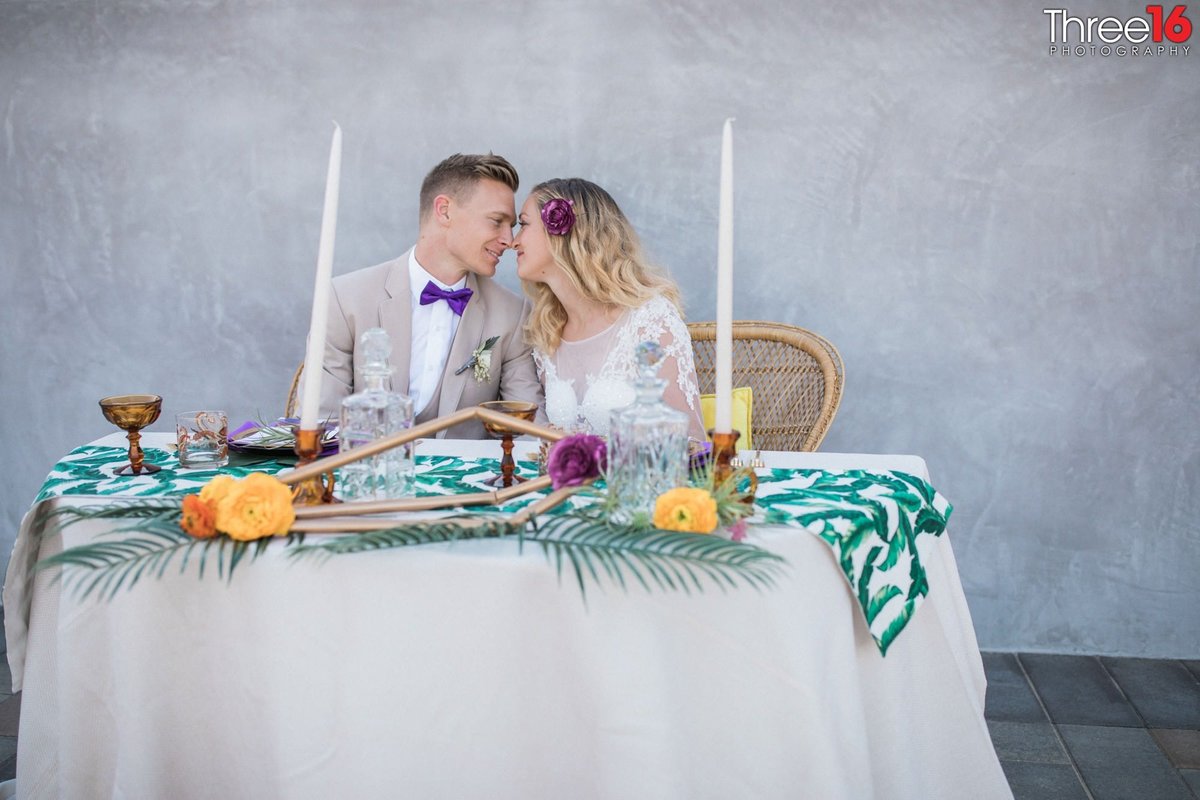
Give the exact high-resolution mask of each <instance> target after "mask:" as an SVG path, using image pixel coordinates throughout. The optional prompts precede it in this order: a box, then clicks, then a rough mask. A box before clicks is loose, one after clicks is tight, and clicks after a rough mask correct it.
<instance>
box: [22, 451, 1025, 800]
mask: <svg viewBox="0 0 1200 800" xmlns="http://www.w3.org/2000/svg"><path fill="white" fill-rule="evenodd" d="M168 438H169V437H168V435H167V434H155V433H150V434H146V435H145V438H144V439H143V446H145V447H146V448H147V452H148V457H158V458H160V459H167V460H170V459H171V458H173V457H171V456H169V455H166V454H165V453H162V452H157V453H156V452H155V451H154V448H162V446H163V445H164V443H165V442H166V441H167V440H168ZM123 442H124V439H123V438H122V437H121V435H120V434H115V435H113V436H112V437H107V438H106V439H104V440H99V441H98V442H96V443H94V444H95V445H98V446H104V445H111V446H114V447H122V444H123ZM497 449H498V445H497V443H496V442H466V441H453V440H427V441H423V442H422V443H421V445H420V447H419V448H418V454H419V455H422V456H427V455H433V454H446V455H455V456H462V457H482V456H486V457H493V458H494V457H495V455H496V452H497ZM519 450H520V445H518V451H519ZM762 457H763V459H764V461H766V463H767V466H768V467H772V468H780V469H784V468H794V469H808V470H812V469H820V470H826V471H842V470H871V471H886V470H896V471H902V472H905V473H909V474H912V475H915V476H917V477H920V478H922V479H925V480H928V471H927V469H926V466H925V463H924V461H923V460H922V459H920V458H917V457H915V456H898V455H858V454H834V453H763V455H762ZM113 461H114V462H115V463H114V464H113V466H120V458H119V457H117V458H114V459H113ZM180 474H184V473H180ZM97 502H104V500H103V499H102V498H100V497H97V496H96V495H95V494H92V495H86V496H79V495H72V494H70V493H69V492H68V493H59V494H57V495H56V496H52V497H46V498H45V499H42V500H40V501H39V502H37V503H35V505H34V507H33V508H32V509H31V511H30V512H29V514H28V515H27V516H26V518H25V520H24V522H23V523H22V527H21V531H20V534H19V536H18V539H17V543H16V546H15V548H14V552H13V557H12V561H11V563H10V566H9V571H8V576H7V580H6V583H5V588H4V604H5V623H6V635H7V638H8V653H9V660H10V665H11V667H12V673H13V681H14V688H15V689H17V690H23V695H22V709H21V722H20V735H19V740H18V741H19V749H18V754H17V788H18V796H19V797H21V798H42V797H129V798H142V797H170V796H181V797H189V798H190V797H198V798H207V797H212V798H228V797H255V798H310V797H311V798H329V797H363V798H370V797H414V798H418V797H419V798H423V797H453V798H476V797H479V798H483V797H486V798H543V797H544V798H551V797H554V798H558V797H571V798H655V799H656V800H658V799H660V798H749V797H763V798H775V797H780V798H782V797H796V798H822V799H823V800H826V799H836V798H846V800H862V799H863V798H947V800H950V799H951V798H953V799H954V800H957V799H958V798H965V797H971V798H1011V796H1012V795H1011V793H1010V791H1009V789H1008V785H1007V783H1006V781H1005V778H1004V775H1003V772H1002V771H1001V768H1000V764H999V761H998V760H997V757H996V754H995V751H994V750H993V748H992V744H991V739H990V737H989V735H988V729H987V725H986V723H985V722H984V716H983V704H984V685H985V684H984V673H983V666H982V662H981V659H980V655H979V650H978V646H977V643H976V640H975V634H974V630H973V628H972V625H971V618H970V614H969V611H968V609H967V604H966V600H965V598H964V596H963V590H962V585H961V582H960V580H959V577H958V573H957V569H956V566H955V561H954V554H953V552H952V550H951V546H950V541H949V537H948V535H947V534H943V535H941V536H938V537H933V536H928V537H923V544H922V545H921V563H922V564H923V566H924V570H925V576H926V578H927V580H928V587H929V588H928V596H927V597H926V598H925V600H924V602H923V603H922V604H921V605H920V606H919V607H918V608H917V609H916V610H915V612H914V613H913V614H912V616H911V618H910V619H909V620H908V623H907V626H906V627H904V629H903V631H902V632H901V633H900V635H899V636H898V637H897V638H896V639H895V640H894V641H893V642H892V643H891V644H890V647H889V648H888V649H887V655H886V656H883V655H881V653H880V647H879V646H877V644H876V641H875V640H874V639H873V638H872V636H871V632H870V631H869V630H868V627H867V624H866V622H865V621H864V615H863V610H862V608H861V607H860V605H859V604H858V603H857V602H856V598H855V596H854V594H853V593H852V591H851V590H850V587H849V584H848V583H847V579H846V577H845V576H844V575H843V574H842V572H841V571H840V570H839V568H838V562H837V560H836V559H835V557H834V556H833V553H832V551H831V549H830V547H829V546H828V545H827V544H826V543H825V542H823V541H821V540H820V539H819V538H818V537H817V536H815V535H813V534H812V533H810V532H809V531H807V530H805V529H803V528H799V527H794V526H785V525H776V524H771V525H766V524H764V525H756V526H752V527H751V529H750V534H749V541H751V542H752V543H755V544H758V545H760V546H762V547H764V548H766V549H769V550H771V551H772V552H774V553H777V554H779V555H781V556H782V557H783V558H785V559H786V561H787V565H786V566H785V567H784V568H783V569H782V570H781V571H780V572H779V574H778V577H777V579H776V583H775V586H773V587H771V588H768V589H764V590H761V591H760V590H757V589H754V588H752V587H750V586H748V585H739V586H738V587H737V588H735V589H727V590H722V589H721V588H719V587H718V586H716V585H715V584H710V585H706V586H705V589H704V591H703V592H699V593H698V592H696V591H695V590H693V591H692V592H691V593H690V594H685V593H682V592H663V591H654V592H646V591H644V590H643V589H642V588H641V587H640V586H638V585H636V584H634V585H632V586H630V587H629V588H628V589H627V590H624V589H621V588H620V587H618V586H615V585H612V584H611V583H606V584H603V585H599V586H597V585H594V584H593V585H589V587H588V589H587V592H586V595H583V594H581V592H580V590H579V587H578V586H577V585H575V579H574V576H573V575H571V574H570V573H569V571H567V572H564V574H563V577H562V579H561V581H560V579H559V577H558V575H557V573H556V571H555V569H554V567H553V566H552V565H550V564H549V563H547V560H546V557H545V555H544V554H543V553H542V552H541V550H540V548H538V547H535V546H533V545H532V544H531V543H529V542H527V543H526V544H525V545H524V547H523V548H521V547H520V546H519V544H518V543H517V542H515V541H512V540H509V539H488V540H471V541H458V542H453V543H447V544H431V545H422V546H418V547H406V548H399V549H394V550H381V551H376V552H369V553H360V554H354V555H341V556H335V557H331V558H328V559H326V560H323V561H322V560H316V559H302V560H297V559H292V558H289V557H288V556H287V554H286V552H284V549H283V548H282V547H280V546H279V543H272V545H271V546H270V547H269V548H268V549H267V550H266V551H265V552H264V553H263V554H262V555H261V556H259V557H258V558H257V559H256V560H254V561H253V562H250V561H249V560H247V561H245V562H243V564H242V565H241V566H239V567H238V570H237V572H236V574H235V575H234V576H233V578H232V579H231V580H229V581H225V580H222V579H218V578H217V576H216V574H215V573H213V572H210V573H208V574H206V575H205V576H204V577H203V579H200V578H198V577H197V575H196V573H195V571H194V570H190V569H189V571H188V572H186V573H184V574H179V570H178V568H169V569H167V570H166V572H165V574H163V575H162V577H161V578H155V577H143V578H142V580H141V581H140V582H139V583H138V584H137V585H136V586H134V587H133V588H132V589H130V590H128V591H125V590H122V591H120V592H118V593H117V594H116V595H115V596H114V597H113V598H112V599H111V600H105V599H102V598H99V597H96V596H92V597H89V598H87V599H82V600H81V599H79V598H78V596H77V595H76V594H73V593H72V591H71V590H70V588H64V585H63V583H62V582H60V581H59V580H58V578H59V577H60V576H59V575H58V574H57V569H51V570H43V571H40V572H33V571H32V570H31V569H30V567H31V565H32V564H33V563H35V562H36V561H38V560H39V559H41V558H45V557H47V556H49V555H53V554H55V553H57V552H60V551H61V550H62V549H63V548H64V547H70V546H75V545H78V544H81V543H84V542H87V541H90V540H92V539H93V538H94V537H95V536H97V535H98V534H100V533H103V532H104V531H106V530H111V529H112V528H113V527H114V522H113V521H111V520H109V521H105V520H91V521H86V522H80V523H76V524H73V525H70V526H68V527H60V525H59V524H58V522H56V519H57V518H55V517H51V516H47V514H46V512H47V511H48V510H50V509H52V508H56V507H62V506H63V505H67V504H78V505H94V504H96V503H97Z"/></svg>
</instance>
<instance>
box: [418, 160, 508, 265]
mask: <svg viewBox="0 0 1200 800" xmlns="http://www.w3.org/2000/svg"><path fill="white" fill-rule="evenodd" d="M438 200H441V198H438ZM444 213H445V223H444V224H445V226H446V249H447V250H448V252H449V253H450V255H451V257H452V258H453V259H454V260H455V261H456V262H457V263H458V266H459V267H461V268H462V269H463V270H465V271H467V272H474V273H475V274H476V275H482V276H484V277H486V278H490V277H491V276H493V275H495V274H496V265H497V264H499V263H500V257H501V256H502V255H504V251H505V250H507V249H508V247H509V245H511V244H512V227H513V223H514V222H516V219H517V215H516V205H515V203H514V200H513V192H512V189H509V188H508V187H507V186H505V185H504V184H503V183H500V182H499V181H493V180H490V179H486V178H485V179H483V180H480V181H479V182H478V183H476V184H475V188H474V189H473V190H471V191H470V192H468V193H467V194H465V195H464V196H462V197H460V199H458V200H455V199H454V198H450V197H448V198H446V205H445V212H444Z"/></svg>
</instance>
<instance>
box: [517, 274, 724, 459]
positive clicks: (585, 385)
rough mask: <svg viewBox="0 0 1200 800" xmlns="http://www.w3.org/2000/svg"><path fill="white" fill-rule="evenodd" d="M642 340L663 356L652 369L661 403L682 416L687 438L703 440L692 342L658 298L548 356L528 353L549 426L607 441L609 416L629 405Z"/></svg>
mask: <svg viewBox="0 0 1200 800" xmlns="http://www.w3.org/2000/svg"><path fill="white" fill-rule="evenodd" d="M647 341H654V342H658V343H659V344H660V345H661V346H662V348H663V353H664V356H665V357H664V358H663V362H662V364H661V366H660V367H659V370H658V376H659V378H661V379H662V380H665V381H666V382H667V386H666V390H665V391H664V392H663V399H664V400H665V401H666V402H667V403H668V404H669V405H671V406H672V407H674V408H677V409H679V410H680V411H683V412H684V413H685V414H687V415H688V417H689V420H688V422H689V430H688V434H689V435H690V436H692V437H693V438H696V439H700V440H703V439H704V438H705V435H704V423H703V421H702V420H701V417H700V392H699V389H698V387H697V385H696V366H695V362H694V361H693V360H692V338H691V336H689V335H688V330H687V325H685V324H684V322H683V319H682V318H681V317H680V316H679V311H678V310H677V309H676V308H675V305H674V304H673V303H672V302H671V301H670V300H668V299H667V298H665V297H662V296H661V295H660V296H657V297H653V298H651V299H650V300H647V301H646V302H645V303H644V304H643V305H641V306H640V307H638V308H635V309H629V310H627V311H626V312H625V313H624V314H622V315H621V316H620V318H618V319H617V321H616V322H614V323H613V324H612V325H611V326H609V327H608V328H606V329H605V330H603V331H601V332H600V333H597V334H596V335H594V336H591V337H589V338H587V339H582V340H580V341H577V342H568V341H563V342H560V343H559V346H558V349H557V350H556V351H555V352H554V353H550V354H547V353H543V352H542V351H540V350H538V349H537V348H534V350H533V360H534V362H535V363H536V364H537V369H538V375H539V377H540V378H541V379H542V384H543V385H544V386H545V387H546V416H547V418H548V419H549V420H550V423H551V424H552V425H555V426H557V427H559V428H563V429H566V430H587V431H589V432H591V433H596V434H599V435H601V436H607V435H608V428H609V414H611V413H612V411H613V410H614V409H617V408H621V407H623V406H627V405H629V404H630V403H632V402H633V399H634V389H633V384H634V381H635V380H636V379H637V364H636V362H635V361H634V349H635V348H636V347H637V346H638V345H639V344H641V343H642V342H647Z"/></svg>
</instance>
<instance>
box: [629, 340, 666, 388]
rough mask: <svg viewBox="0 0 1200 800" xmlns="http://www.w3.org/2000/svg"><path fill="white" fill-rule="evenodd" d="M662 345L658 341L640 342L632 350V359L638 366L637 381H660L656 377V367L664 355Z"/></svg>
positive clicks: (642, 382)
mask: <svg viewBox="0 0 1200 800" xmlns="http://www.w3.org/2000/svg"><path fill="white" fill-rule="evenodd" d="M665 355H666V354H665V353H663V349H662V345H660V344H659V343H658V342H642V343H641V344H639V345H638V346H637V349H635V350H634V351H633V359H634V361H635V362H637V366H638V383H639V384H642V385H644V384H650V383H661V382H662V381H660V380H659V379H658V367H659V365H660V364H662V362H663V358H664V357H665Z"/></svg>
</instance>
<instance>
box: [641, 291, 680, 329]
mask: <svg viewBox="0 0 1200 800" xmlns="http://www.w3.org/2000/svg"><path fill="white" fill-rule="evenodd" d="M633 318H634V319H635V320H637V321H638V322H639V323H646V322H657V321H661V320H669V319H672V318H675V319H681V317H680V316H679V309H678V308H676V307H675V304H674V303H672V302H671V301H670V300H669V299H667V297H665V296H664V295H661V294H656V295H654V296H653V297H651V298H650V299H649V300H647V301H646V302H644V303H642V304H641V305H640V306H638V307H637V308H636V309H634V311H633Z"/></svg>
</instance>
